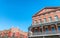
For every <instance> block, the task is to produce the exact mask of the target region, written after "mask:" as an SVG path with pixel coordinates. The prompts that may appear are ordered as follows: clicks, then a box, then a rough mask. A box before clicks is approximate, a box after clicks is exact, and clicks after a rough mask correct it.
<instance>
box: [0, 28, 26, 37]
mask: <svg viewBox="0 0 60 38" xmlns="http://www.w3.org/2000/svg"><path fill="white" fill-rule="evenodd" d="M0 38H27V32H23V31H21V30H19V29H18V28H11V29H9V30H3V31H0Z"/></svg>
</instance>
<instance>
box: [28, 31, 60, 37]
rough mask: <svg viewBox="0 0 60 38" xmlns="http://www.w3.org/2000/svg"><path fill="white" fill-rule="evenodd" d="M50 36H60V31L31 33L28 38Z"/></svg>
mask: <svg viewBox="0 0 60 38" xmlns="http://www.w3.org/2000/svg"><path fill="white" fill-rule="evenodd" d="M50 35H60V31H57V32H56V31H53V32H52V31H49V32H34V33H30V34H29V35H28V37H35V36H50Z"/></svg>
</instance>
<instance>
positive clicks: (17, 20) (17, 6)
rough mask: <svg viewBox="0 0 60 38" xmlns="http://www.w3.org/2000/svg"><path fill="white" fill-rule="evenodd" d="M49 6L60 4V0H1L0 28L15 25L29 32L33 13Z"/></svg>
mask: <svg viewBox="0 0 60 38" xmlns="http://www.w3.org/2000/svg"><path fill="white" fill-rule="evenodd" d="M47 6H60V0H0V30H4V29H9V28H11V27H12V26H14V27H18V28H19V29H21V30H23V31H25V32H27V31H28V27H29V26H30V25H31V23H32V15H34V14H35V13H36V12H38V11H39V10H41V9H42V8H44V7H47Z"/></svg>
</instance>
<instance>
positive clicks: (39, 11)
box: [32, 7, 60, 17]
mask: <svg viewBox="0 0 60 38" xmlns="http://www.w3.org/2000/svg"><path fill="white" fill-rule="evenodd" d="M44 9H60V7H45V8H43V9H42V10H44ZM42 10H39V11H38V12H37V13H36V14H34V15H33V16H32V17H35V16H36V15H37V14H38V13H40V12H41V11H42ZM54 11H56V10H54ZM49 12H51V11H49Z"/></svg>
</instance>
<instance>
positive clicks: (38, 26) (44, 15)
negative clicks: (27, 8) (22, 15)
mask: <svg viewBox="0 0 60 38" xmlns="http://www.w3.org/2000/svg"><path fill="white" fill-rule="evenodd" d="M28 30H29V32H28V38H60V7H45V8H44V9H42V10H40V11H39V12H38V13H36V14H35V15H33V16H32V25H31V26H30V27H29V29H28Z"/></svg>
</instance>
